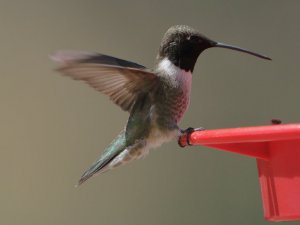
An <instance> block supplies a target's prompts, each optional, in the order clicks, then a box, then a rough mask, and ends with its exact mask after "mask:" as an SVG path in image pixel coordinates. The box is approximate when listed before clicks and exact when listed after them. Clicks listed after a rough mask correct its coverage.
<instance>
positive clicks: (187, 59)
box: [158, 51, 200, 72]
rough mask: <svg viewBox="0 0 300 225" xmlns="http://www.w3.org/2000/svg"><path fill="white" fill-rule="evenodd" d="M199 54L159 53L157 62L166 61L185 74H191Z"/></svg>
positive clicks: (193, 52) (192, 52) (183, 52)
mask: <svg viewBox="0 0 300 225" xmlns="http://www.w3.org/2000/svg"><path fill="white" fill-rule="evenodd" d="M199 54H200V52H198V51H189V52H186V51H174V52H172V51H171V52H165V53H164V52H160V54H159V57H158V59H159V61H162V60H165V59H168V60H169V61H170V62H171V63H172V64H174V65H175V66H177V67H178V68H180V69H182V70H184V71H186V72H193V71H194V67H195V64H196V61H197V58H198V56H199Z"/></svg>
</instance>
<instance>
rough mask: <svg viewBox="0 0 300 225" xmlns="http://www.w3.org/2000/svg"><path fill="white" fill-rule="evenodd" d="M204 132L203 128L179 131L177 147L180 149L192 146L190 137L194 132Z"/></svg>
mask: <svg viewBox="0 0 300 225" xmlns="http://www.w3.org/2000/svg"><path fill="white" fill-rule="evenodd" d="M202 130H205V129H204V128H203V127H198V128H192V127H189V128H187V129H186V130H181V135H180V136H179V138H178V145H179V146H180V147H182V148H183V147H185V146H187V145H192V144H191V142H190V136H191V134H192V133H193V132H194V131H202Z"/></svg>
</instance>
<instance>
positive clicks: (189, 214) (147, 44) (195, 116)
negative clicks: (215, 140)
mask: <svg viewBox="0 0 300 225" xmlns="http://www.w3.org/2000/svg"><path fill="white" fill-rule="evenodd" d="M299 7H300V2H299V1H296V0H294V1H292V0H290V1H279V0H278V1H275V0H272V1H271V0H267V1H259V0H256V1H238V0H237V1H208V0H207V1H188V0H186V1H179V0H176V1H151V2H150V1H123V2H121V1H79V0H77V1H74V0H72V1H71V0H60V1H57V0H56V1H55V0H52V1H50V0H49V1H38V0H28V1H5V0H2V1H1V3H0V33H1V35H0V40H1V42H0V54H1V61H0V74H1V75H0V76H1V83H0V102H1V117H0V124H1V127H0V135H1V141H0V156H1V159H0V162H1V163H0V171H1V172H0V176H1V185H0V199H1V201H0V224H1V225H20V224H22V225H40V224H42V225H54V224H55V225H83V224H84V225H87V224H88V225H96V224H97V225H98V224H105V225H120V224H123V225H141V224H143V225H162V224H172V225H182V224H189V225H196V224H205V225H217V224H222V225H241V224H262V225H263V224H268V222H266V221H264V219H263V212H262V205H261V199H260V189H259V184H258V178H257V171H256V164H255V160H254V159H250V158H246V157H243V156H238V155H234V154H230V153H225V152H220V151H216V150H211V149H207V148H204V147H193V148H189V149H187V148H186V149H181V148H179V147H178V146H177V143H171V144H167V145H164V146H162V147H160V148H159V150H157V151H153V152H151V154H150V155H149V156H148V157H147V158H146V159H144V160H139V161H136V162H134V163H132V164H129V165H127V166H123V167H121V168H119V169H116V170H113V171H110V172H109V173H106V174H103V175H102V176H99V177H96V178H94V179H91V180H90V181H89V182H87V183H86V184H85V185H83V186H81V187H80V188H74V184H75V183H76V182H77V180H78V178H79V177H80V175H81V174H82V172H83V171H84V170H85V169H87V167H89V166H90V164H91V163H92V162H93V161H94V160H95V159H96V158H97V157H98V155H99V154H100V152H101V151H102V150H103V149H104V148H105V146H106V145H107V144H109V143H110V141H111V140H112V139H113V138H114V136H115V135H116V134H117V133H118V132H119V131H120V130H121V129H122V128H123V126H124V124H125V122H126V120H127V117H128V115H127V113H125V112H122V111H121V110H120V109H119V108H118V107H117V106H115V105H113V104H112V103H111V102H110V101H109V100H108V99H107V98H106V97H105V96H102V95H100V94H99V93H97V92H96V91H94V90H92V89H91V88H90V87H88V86H86V85H85V84H83V83H80V82H75V81H72V80H70V79H67V78H64V77H61V76H60V75H59V74H58V73H56V72H55V71H53V69H54V68H55V64H54V63H53V62H51V61H50V60H49V58H48V55H49V54H51V53H52V52H54V51H55V50H59V49H75V50H87V51H98V52H100V53H105V54H109V55H113V56H116V57H120V58H124V59H128V60H132V61H135V62H138V63H141V64H144V65H145V66H147V67H152V65H153V64H154V62H155V61H154V60H155V57H156V54H157V51H158V46H159V43H160V40H161V37H162V35H163V33H164V32H165V31H166V29H167V28H168V27H169V26H171V25H174V24H187V25H190V26H193V27H195V28H196V29H198V30H199V31H201V32H202V33H203V34H205V35H207V36H208V37H210V38H212V39H215V40H218V41H221V42H225V43H228V44H234V45H238V46H241V47H244V48H248V49H251V50H254V51H257V52H260V53H264V54H266V55H269V56H270V57H272V58H273V61H271V62H268V61H264V60H260V59H258V58H255V57H252V56H249V55H246V54H242V53H238V52H234V51H230V50H225V49H211V50H208V51H205V52H204V53H203V54H202V55H201V56H200V58H199V60H198V63H197V65H196V69H195V72H194V80H193V82H194V83H193V90H192V102H191V106H190V109H189V111H188V112H187V113H186V115H185V118H184V120H183V121H182V123H181V126H182V127H183V128H186V127H188V126H194V127H198V126H203V127H205V128H206V129H214V128H223V127H238V126H252V125H264V124H269V121H270V119H272V118H279V119H282V120H283V121H284V122H285V123H292V122H300V105H299V93H300V90H299V84H300V75H299V69H300V66H299V50H300V48H299V47H300V44H299V43H300V41H299V40H300V29H299V28H300V17H299ZM290 224H298V223H296V222H294V223H293V222H290Z"/></svg>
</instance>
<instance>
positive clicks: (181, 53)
mask: <svg viewBox="0 0 300 225" xmlns="http://www.w3.org/2000/svg"><path fill="white" fill-rule="evenodd" d="M211 47H221V48H228V49H232V50H237V51H241V52H245V53H248V54H251V55H254V56H257V57H260V58H264V59H269V60H270V58H268V57H266V56H263V55H260V54H257V53H254V52H251V51H248V50H246V49H242V48H239V47H235V46H232V45H226V44H223V43H219V42H216V41H213V40H211V39H209V38H207V37H205V36H204V35H202V34H200V33H199V32H198V31H197V30H195V29H194V28H191V27H189V26H186V25H176V26H172V27H170V28H169V29H168V30H167V32H166V33H165V35H164V36H163V39H162V41H161V44H160V48H159V55H158V58H159V59H164V58H168V59H169V60H170V61H171V62H172V63H173V64H174V65H176V66H178V67H179V68H181V69H183V70H185V71H191V72H193V70H194V66H195V63H196V61H197V58H198V56H199V55H200V53H201V52H203V51H204V50H205V49H208V48H211Z"/></svg>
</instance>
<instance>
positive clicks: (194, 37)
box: [188, 35, 202, 43]
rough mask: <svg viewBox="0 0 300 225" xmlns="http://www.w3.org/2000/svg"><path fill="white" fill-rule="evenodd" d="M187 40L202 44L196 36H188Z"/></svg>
mask: <svg viewBox="0 0 300 225" xmlns="http://www.w3.org/2000/svg"><path fill="white" fill-rule="evenodd" d="M188 39H189V40H190V41H192V42H198V43H201V42H202V40H201V38H199V37H198V36H197V35H191V36H189V38H188Z"/></svg>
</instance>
